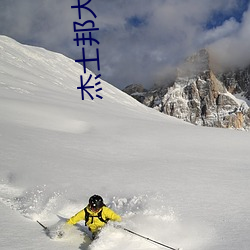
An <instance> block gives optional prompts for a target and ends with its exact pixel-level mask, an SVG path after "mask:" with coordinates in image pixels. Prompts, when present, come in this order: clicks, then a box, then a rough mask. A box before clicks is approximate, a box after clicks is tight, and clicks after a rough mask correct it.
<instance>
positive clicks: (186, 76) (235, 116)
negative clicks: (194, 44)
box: [131, 50, 250, 129]
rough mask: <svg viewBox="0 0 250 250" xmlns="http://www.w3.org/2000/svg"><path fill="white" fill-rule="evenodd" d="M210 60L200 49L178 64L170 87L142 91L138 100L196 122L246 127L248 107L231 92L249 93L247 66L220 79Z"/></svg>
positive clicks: (223, 75)
mask: <svg viewBox="0 0 250 250" xmlns="http://www.w3.org/2000/svg"><path fill="white" fill-rule="evenodd" d="M209 61H210V60H209V53H208V51H207V50H201V51H199V52H198V53H197V54H195V55H193V56H191V57H189V58H188V59H187V60H186V61H185V62H184V64H183V65H181V67H180V68H179V69H178V73H177V78H176V80H175V81H174V83H173V85H172V86H171V87H161V88H159V87H158V88H153V89H151V90H149V91H145V90H144V91H142V92H140V98H139V99H138V98H137V100H139V101H140V102H142V103H144V104H145V105H147V106H149V107H153V108H155V109H157V110H159V111H160V112H163V113H165V114H168V115H171V116H175V117H177V118H180V119H183V120H185V121H187V122H191V123H193V124H196V125H203V126H211V127H223V128H236V129H248V128H249V127H250V109H249V107H248V105H247V104H246V102H245V101H242V100H239V99H237V98H236V97H235V96H233V94H234V93H239V92H241V93H243V90H244V94H245V96H246V97H247V96H249V95H250V94H249V93H250V91H249V85H250V83H249V81H250V80H249V78H250V77H249V76H250V74H249V71H250V69H249V68H248V70H245V71H242V70H241V71H237V72H228V73H224V74H220V78H219V79H220V80H219V79H218V77H217V76H216V75H215V74H214V73H213V71H212V70H211V68H210V65H209ZM137 93H138V92H137ZM131 95H132V96H134V95H133V93H131Z"/></svg>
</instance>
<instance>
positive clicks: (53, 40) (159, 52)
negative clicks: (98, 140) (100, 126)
mask: <svg viewBox="0 0 250 250" xmlns="http://www.w3.org/2000/svg"><path fill="white" fill-rule="evenodd" d="M84 2H86V0H85V1H84V0H82V1H81V3H84ZM241 2H242V1H241ZM76 4H77V1H76V0H70V1H69V0H43V1H34V0H22V1H12V0H1V8H0V33H1V34H5V35H9V36H11V37H13V38H15V39H17V40H18V41H20V42H23V43H29V44H34V45H37V46H42V47H45V48H47V49H50V50H54V51H57V52H60V53H63V54H65V55H67V56H70V57H71V58H73V59H79V58H80V57H81V46H79V47H77V46H76V43H75V42H74V41H73V39H74V38H75V33H74V31H73V21H79V20H78V14H77V13H78V12H77V9H71V5H76ZM88 7H89V8H91V9H92V10H93V11H94V12H95V14H96V15H97V18H96V19H95V18H93V16H92V14H91V13H90V12H88V11H87V10H82V15H83V17H82V21H84V20H88V19H92V20H93V21H95V24H96V27H98V28H99V29H100V30H99V31H97V32H95V33H94V36H95V38H96V39H98V40H99V42H100V45H99V46H98V48H99V51H100V63H101V74H102V77H103V78H104V79H105V80H107V81H109V82H111V83H112V84H113V85H115V86H117V87H119V88H124V87H125V86H126V85H128V84H130V83H142V84H144V85H145V86H146V87H149V86H150V85H152V84H153V83H154V82H157V81H159V80H160V81H164V80H165V79H167V78H168V73H169V72H171V71H172V68H173V67H174V66H175V65H177V64H178V63H179V62H180V61H181V60H183V59H184V58H186V57H187V56H189V55H190V54H192V53H194V52H195V51H197V50H198V49H200V48H203V47H204V46H210V45H211V48H213V51H214V52H215V53H216V54H218V55H219V56H220V57H223V58H225V60H224V61H228V60H229V58H226V57H227V55H226V54H227V53H226V51H227V50H226V48H235V46H237V45H238V44H240V45H241V46H242V49H241V50H242V52H241V54H244V52H245V55H246V54H247V53H246V51H244V50H245V49H248V51H249V47H248V43H247V42H246V41H247V39H248V41H249V35H250V32H249V17H248V15H249V13H248V12H246V13H245V15H244V17H243V19H242V21H239V19H238V16H237V17H234V13H235V11H236V10H237V11H238V12H237V13H239V9H240V8H242V6H241V5H240V4H239V1H238V0H220V1H218V0H210V1H207V0H200V1H197V0H179V1H176V0H154V1H152V0H143V1H142V0H133V1H124V0H105V1H103V0H92V1H91V2H90V3H89V5H88ZM218 16H220V17H222V20H223V22H221V23H219V22H218V20H217V19H216V18H218ZM215 17H216V18H215ZM224 19H225V20H224ZM212 23H213V28H211V29H209V28H208V24H212ZM85 49H86V51H87V55H88V56H91V54H92V52H93V50H94V47H93V48H92V47H90V46H86V48H85ZM222 51H223V53H222ZM235 53H236V52H235ZM88 67H90V69H91V70H93V71H94V72H96V71H97V70H96V65H95V64H88Z"/></svg>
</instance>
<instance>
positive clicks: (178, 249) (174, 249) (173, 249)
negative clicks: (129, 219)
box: [122, 228, 180, 250]
mask: <svg viewBox="0 0 250 250" xmlns="http://www.w3.org/2000/svg"><path fill="white" fill-rule="evenodd" d="M122 229H123V230H125V231H127V232H129V233H131V234H134V235H137V236H139V237H141V238H143V239H145V240H148V241H151V242H154V243H156V244H158V245H161V246H163V247H166V248H169V249H171V250H180V248H173V247H170V246H167V245H165V244H162V243H160V242H158V241H155V240H152V239H150V238H148V237H145V236H143V235H141V234H138V233H135V232H133V231H131V230H129V229H127V228H122Z"/></svg>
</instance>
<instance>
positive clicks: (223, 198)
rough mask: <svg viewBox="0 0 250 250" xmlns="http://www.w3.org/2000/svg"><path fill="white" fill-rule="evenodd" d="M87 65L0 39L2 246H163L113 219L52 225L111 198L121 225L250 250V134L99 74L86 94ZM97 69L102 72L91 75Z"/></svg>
mask: <svg viewBox="0 0 250 250" xmlns="http://www.w3.org/2000/svg"><path fill="white" fill-rule="evenodd" d="M90 74H93V73H92V72H90V71H88V72H87V73H86V74H83V69H82V66H81V65H79V64H77V63H75V62H74V61H73V60H71V59H69V58H66V57H64V56H63V55H60V54H57V53H54V52H50V51H47V50H44V49H42V48H37V47H30V46H25V45H22V44H19V43H18V42H16V41H14V40H12V39H10V38H8V37H4V36H0V149H1V150H0V156H1V163H0V211H1V215H2V218H1V224H0V229H1V236H0V247H1V249H5V250H9V249H11V250H13V249H20V250H22V249H25V250H26V249H60V250H63V249H67V250H69V249H72V250H73V249H82V250H87V249H89V250H97V249H98V250H104V249H106V250H107V249H109V250H112V249H113V250H117V249H121V250H131V249H133V250H137V249H144V250H153V249H163V248H162V247H161V246H159V245H156V244H153V243H152V242H148V241H147V240H145V239H142V238H140V237H137V236H135V235H132V234H129V233H128V232H126V231H124V230H122V229H117V228H114V227H113V226H112V224H109V225H107V226H106V228H105V229H103V230H102V232H101V234H100V237H99V238H98V239H97V240H96V241H94V242H93V243H91V242H90V241H89V239H88V237H86V236H85V233H84V232H86V228H85V227H84V222H81V223H80V224H79V225H78V226H74V227H72V228H71V229H69V230H68V231H66V232H65V236H64V237H63V238H62V239H56V238H55V239H50V238H48V237H47V236H46V235H45V233H44V232H43V230H42V228H41V227H40V226H39V225H38V224H37V223H36V220H39V221H41V222H43V223H44V224H45V225H47V226H49V228H51V229H53V228H54V227H55V225H57V223H59V222H60V223H64V221H63V220H60V219H59V217H58V215H59V216H61V217H64V218H69V217H70V216H72V215H74V214H75V213H76V212H78V211H79V210H80V209H82V208H84V206H85V205H86V204H87V202H88V198H89V197H90V196H91V195H92V194H95V193H97V194H99V195H102V196H103V198H104V201H105V203H106V205H107V206H109V207H111V208H112V209H113V210H115V211H116V212H117V213H118V214H120V215H121V216H122V218H123V221H122V223H121V224H122V226H124V227H126V228H128V229H130V230H133V231H135V232H137V233H139V234H142V235H144V236H146V237H149V238H151V239H154V240H156V241H159V242H162V243H164V244H166V245H168V246H171V247H174V248H177V247H181V248H183V249H184V250H200V249H202V250H212V249H220V250H231V249H232V250H235V249H241V250H248V249H249V246H250V240H249V233H250V229H249V218H250V216H249V215H250V212H249V211H250V201H249V195H250V191H249V190H250V182H249V179H250V171H249V141H250V140H249V139H250V135H249V133H245V132H242V131H235V130H223V129H217V130H216V129H211V128H206V127H198V126H193V125H191V124H189V123H185V122H183V121H180V120H179V119H176V118H174V117H169V116H166V115H164V114H162V113H160V112H158V111H156V110H154V109H150V108H148V107H146V106H145V105H142V104H140V103H139V102H137V101H136V100H134V99H133V98H132V97H130V96H128V95H127V94H125V93H123V92H122V91H120V90H118V89H116V88H115V87H113V86H112V85H110V84H109V83H107V82H105V81H103V80H101V86H102V89H103V90H102V91H100V92H99V93H100V94H101V95H102V96H103V99H99V98H94V100H91V99H90V98H89V97H88V96H86V98H85V100H82V99H81V91H80V90H79V89H77V87H79V86H80V75H83V78H84V81H86V80H87V79H88V77H89V75H90ZM93 77H94V75H93Z"/></svg>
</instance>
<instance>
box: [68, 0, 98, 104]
mask: <svg viewBox="0 0 250 250" xmlns="http://www.w3.org/2000/svg"><path fill="white" fill-rule="evenodd" d="M77 2H78V4H77V5H74V6H71V8H72V9H77V11H78V19H79V20H81V19H82V11H88V12H90V13H91V14H92V16H93V18H97V16H96V14H95V13H94V12H93V11H92V10H91V9H90V8H89V7H88V6H87V5H88V4H89V3H90V2H91V0H88V1H86V0H85V3H84V4H81V0H77ZM73 29H74V32H75V38H74V39H73V41H75V42H76V46H78V47H79V46H80V44H81V45H82V58H80V59H77V60H75V62H79V63H82V65H83V72H84V74H86V72H87V71H86V68H87V63H88V62H96V67H97V70H98V71H99V72H100V57H99V48H96V49H95V51H94V53H95V56H94V57H93V58H86V51H85V48H86V47H85V46H86V45H89V46H90V47H92V45H93V43H95V44H97V45H99V44H100V42H99V41H98V40H97V39H95V38H94V37H93V34H92V32H95V31H98V30H99V28H96V27H95V22H94V21H93V20H85V21H83V23H82V22H73ZM91 49H92V52H93V47H92V48H91ZM100 77H101V74H98V75H97V76H95V77H94V76H93V75H92V74H90V75H89V77H88V79H87V81H86V82H84V80H83V79H84V78H83V75H80V84H81V86H80V87H77V89H80V90H81V94H82V100H84V94H85V93H86V94H88V96H89V97H90V98H91V100H93V99H94V95H95V97H97V98H99V99H102V98H103V97H102V96H101V95H100V91H101V90H102V88H101V87H100V84H101V82H100V81H99V80H98V79H99V78H100ZM91 82H92V83H91ZM88 84H89V85H88ZM91 84H92V85H91ZM93 92H94V94H93Z"/></svg>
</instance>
